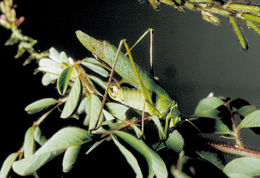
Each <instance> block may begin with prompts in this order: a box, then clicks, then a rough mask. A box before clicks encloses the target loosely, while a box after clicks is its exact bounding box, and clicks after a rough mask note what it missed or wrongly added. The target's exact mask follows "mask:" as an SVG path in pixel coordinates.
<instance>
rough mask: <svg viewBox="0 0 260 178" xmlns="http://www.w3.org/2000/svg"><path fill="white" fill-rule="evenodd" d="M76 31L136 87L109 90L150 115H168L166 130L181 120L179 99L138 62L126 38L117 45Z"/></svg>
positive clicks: (165, 117) (122, 101)
mask: <svg viewBox="0 0 260 178" xmlns="http://www.w3.org/2000/svg"><path fill="white" fill-rule="evenodd" d="M76 35H77V37H78V39H79V41H80V42H81V43H82V44H83V46H84V47H86V48H87V49H88V50H89V51H90V52H92V54H93V55H94V56H96V57H97V58H99V59H100V60H102V61H104V62H105V63H106V64H108V65H109V66H113V68H112V69H114V70H115V71H116V72H117V74H119V75H120V76H121V77H122V79H123V80H124V81H126V82H127V83H128V84H130V85H132V86H133V87H135V89H128V88H119V87H115V86H112V87H111V88H110V90H108V91H109V92H108V93H109V94H110V96H111V98H112V99H115V100H117V101H119V102H121V103H123V104H125V105H128V106H130V107H133V108H135V109H138V110H143V109H144V111H145V112H148V113H149V114H150V115H157V116H158V117H159V118H164V119H165V134H166V132H167V128H168V125H169V121H171V125H175V124H176V123H177V122H179V121H180V112H179V110H178V106H177V103H176V102H175V101H174V100H173V99H172V97H171V96H170V95H169V94H168V93H167V92H166V91H165V90H164V89H163V88H162V87H161V86H159V85H158V84H157V83H156V82H155V80H154V79H153V77H152V76H151V75H149V74H148V73H147V72H146V71H145V70H144V69H142V68H141V67H140V66H138V65H137V64H135V63H134V61H133V58H132V55H131V53H130V49H129V48H128V45H127V43H126V42H125V40H122V41H121V42H120V45H119V47H118V49H117V48H116V47H114V46H113V45H111V44H109V43H108V42H107V41H99V40H96V39H94V38H93V37H91V36H89V35H87V34H85V33H83V32H82V31H77V32H76ZM123 45H124V46H125V48H126V50H127V54H128V56H126V55H124V54H123V53H122V52H121V47H122V46H123ZM116 62H117V63H116ZM115 63H116V65H115ZM111 73H112V72H111ZM110 79H111V77H110ZM131 95H132V96H131ZM104 97H105V96H104ZM144 106H145V107H144Z"/></svg>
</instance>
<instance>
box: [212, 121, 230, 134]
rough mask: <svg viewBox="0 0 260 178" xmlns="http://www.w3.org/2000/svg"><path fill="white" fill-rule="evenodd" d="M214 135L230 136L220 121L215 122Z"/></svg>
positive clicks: (225, 126) (226, 127)
mask: <svg viewBox="0 0 260 178" xmlns="http://www.w3.org/2000/svg"><path fill="white" fill-rule="evenodd" d="M214 126H215V134H230V130H229V128H228V126H227V125H226V124H224V123H223V122H222V121H221V120H215V125H214Z"/></svg>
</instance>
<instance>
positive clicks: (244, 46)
mask: <svg viewBox="0 0 260 178" xmlns="http://www.w3.org/2000/svg"><path fill="white" fill-rule="evenodd" d="M229 21H230V23H231V25H232V26H233V29H234V32H235V34H236V36H237V38H238V41H239V43H240V45H241V47H242V49H243V50H247V49H248V45H247V41H246V38H245V36H244V34H243V33H242V30H241V28H240V26H239V24H238V23H237V22H236V19H235V17H233V16H229Z"/></svg>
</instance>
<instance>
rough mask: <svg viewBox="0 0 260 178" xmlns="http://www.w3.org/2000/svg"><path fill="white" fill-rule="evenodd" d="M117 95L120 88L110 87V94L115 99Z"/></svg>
mask: <svg viewBox="0 0 260 178" xmlns="http://www.w3.org/2000/svg"><path fill="white" fill-rule="evenodd" d="M116 93H118V88H117V87H116V86H112V87H110V94H111V95H112V96H114V97H115V96H116Z"/></svg>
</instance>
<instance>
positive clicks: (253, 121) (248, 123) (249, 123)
mask: <svg viewBox="0 0 260 178" xmlns="http://www.w3.org/2000/svg"><path fill="white" fill-rule="evenodd" d="M238 127H240V128H249V127H260V110H256V111H254V112H252V113H250V114H248V115H247V116H246V117H245V118H244V119H243V120H242V121H241V122H240V124H239V126H238Z"/></svg>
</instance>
